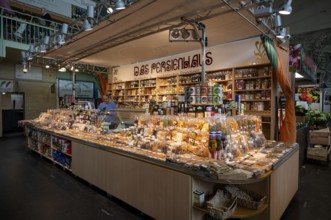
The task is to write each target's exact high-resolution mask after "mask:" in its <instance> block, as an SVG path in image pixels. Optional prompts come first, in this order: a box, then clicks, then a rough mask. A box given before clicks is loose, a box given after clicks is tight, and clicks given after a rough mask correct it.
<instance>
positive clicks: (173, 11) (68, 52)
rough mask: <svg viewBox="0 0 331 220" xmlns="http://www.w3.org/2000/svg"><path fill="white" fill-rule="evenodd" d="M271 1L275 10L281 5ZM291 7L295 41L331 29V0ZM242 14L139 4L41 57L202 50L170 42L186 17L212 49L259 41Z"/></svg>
mask: <svg viewBox="0 0 331 220" xmlns="http://www.w3.org/2000/svg"><path fill="white" fill-rule="evenodd" d="M95 2H96V4H100V3H104V2H107V1H106V0H96V1H95ZM226 2H228V3H230V5H231V6H232V7H234V8H238V6H240V4H239V3H240V2H250V1H248V0H245V1H238V0H226ZM252 2H259V1H258V0H254V1H252ZM273 2H274V6H275V7H277V6H279V5H280V4H281V3H282V2H283V0H274V1H273ZM292 7H293V12H292V14H291V15H289V16H282V21H283V22H282V23H283V26H285V27H289V28H290V32H291V35H292V39H293V40H294V42H295V36H296V35H299V34H301V33H305V32H310V31H317V30H320V29H327V28H330V27H331V23H330V22H328V21H330V20H331V13H330V11H331V10H330V9H331V5H330V4H329V0H316V1H314V2H312V1H311V0H293V2H292ZM238 12H239V13H240V14H242V15H243V16H244V18H243V17H242V16H240V15H239V14H238V13H236V12H235V11H234V10H232V9H231V8H230V7H229V6H228V5H227V4H226V3H225V1H224V0H204V1H201V0H140V1H138V2H137V3H135V4H133V5H131V6H130V7H128V8H127V9H125V10H123V11H118V12H116V13H114V14H112V15H111V16H109V17H108V18H107V19H105V20H103V21H101V22H99V23H97V24H95V25H94V27H93V31H88V32H85V31H82V32H80V33H79V34H77V35H73V36H71V37H70V38H69V39H67V40H66V44H65V45H64V46H61V47H59V48H57V49H51V50H49V51H48V52H47V53H46V54H44V55H43V56H44V57H47V58H50V59H55V60H58V61H59V62H60V63H62V64H65V63H86V64H91V65H95V66H102V67H107V68H108V67H116V66H121V65H126V64H131V63H137V62H142V61H146V60H151V59H157V58H161V57H166V56H171V55H175V54H178V53H184V52H188V51H192V50H196V49H201V44H200V43H199V42H169V29H170V28H173V27H185V26H186V27H190V24H188V23H187V22H184V21H183V20H182V17H184V18H186V19H188V20H191V21H197V22H201V23H202V24H204V25H205V27H206V28H205V30H206V36H207V38H208V46H213V45H218V44H225V43H228V42H233V41H237V40H242V39H246V38H250V37H255V36H259V35H260V34H261V32H260V31H259V30H258V29H257V28H259V29H261V30H262V31H264V32H265V33H267V32H268V30H267V29H266V28H264V27H263V26H262V25H258V26H254V25H252V24H251V23H253V24H256V19H255V18H254V17H253V16H252V14H251V13H249V12H248V11H247V10H238ZM246 19H247V20H246ZM292 39H291V41H292ZM330 44H331V43H330ZM15 53H18V52H17V51H15V50H14V49H7V54H8V55H9V56H10V57H13V56H14V54H15ZM18 54H19V53H18ZM18 57H20V56H18Z"/></svg>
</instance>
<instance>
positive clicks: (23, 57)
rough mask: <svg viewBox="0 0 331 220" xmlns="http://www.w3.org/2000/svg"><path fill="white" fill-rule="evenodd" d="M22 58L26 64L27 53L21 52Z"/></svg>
mask: <svg viewBox="0 0 331 220" xmlns="http://www.w3.org/2000/svg"><path fill="white" fill-rule="evenodd" d="M21 57H22V61H23V62H24V61H25V59H26V53H25V51H21Z"/></svg>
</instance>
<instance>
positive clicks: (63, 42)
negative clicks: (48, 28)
mask: <svg viewBox="0 0 331 220" xmlns="http://www.w3.org/2000/svg"><path fill="white" fill-rule="evenodd" d="M57 42H58V43H59V44H60V45H63V44H65V43H66V42H65V37H64V34H60V35H58V36H57Z"/></svg>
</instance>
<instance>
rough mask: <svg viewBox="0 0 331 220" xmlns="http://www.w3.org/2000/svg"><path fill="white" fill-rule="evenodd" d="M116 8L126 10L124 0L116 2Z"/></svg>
mask: <svg viewBox="0 0 331 220" xmlns="http://www.w3.org/2000/svg"><path fill="white" fill-rule="evenodd" d="M115 8H116V10H123V9H125V4H124V2H123V0H116V4H115Z"/></svg>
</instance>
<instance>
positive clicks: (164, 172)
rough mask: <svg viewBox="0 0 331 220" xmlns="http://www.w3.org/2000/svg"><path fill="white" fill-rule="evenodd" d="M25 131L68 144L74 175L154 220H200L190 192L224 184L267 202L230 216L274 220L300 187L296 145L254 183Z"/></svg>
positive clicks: (200, 211)
mask: <svg viewBox="0 0 331 220" xmlns="http://www.w3.org/2000/svg"><path fill="white" fill-rule="evenodd" d="M28 129H30V130H37V131H40V132H43V133H48V134H50V135H52V136H57V137H61V138H66V139H68V140H70V141H71V144H72V153H71V158H72V163H71V171H72V173H73V174H75V175H77V176H78V177H80V178H82V179H84V180H86V181H87V182H89V183H91V184H93V185H95V186H97V187H98V188H100V189H102V190H104V191H105V192H107V193H109V194H111V195H113V196H115V197H117V198H119V199H120V200H122V201H124V202H126V203H128V204H129V205H131V206H133V207H135V208H137V209H139V210H140V211H142V212H144V213H146V214H147V215H149V216H151V217H153V218H155V219H160V220H163V219H167V220H168V219H174V220H176V219H179V220H183V219H203V217H204V215H206V209H203V208H202V209H201V208H197V207H194V205H193V199H192V194H193V191H195V190H199V191H203V192H205V194H206V195H211V194H213V193H214V192H215V189H217V188H218V187H223V186H224V185H225V184H240V185H241V186H242V187H243V188H246V189H250V190H253V191H255V192H257V193H259V194H261V195H266V196H267V202H266V204H265V205H263V206H262V207H261V208H260V209H259V210H253V211H252V210H247V209H243V208H238V209H237V210H236V212H235V214H234V216H233V217H236V218H246V219H261V220H262V219H263V220H265V219H271V220H276V219H279V218H280V216H281V215H282V214H283V212H284V211H285V209H286V207H287V206H288V203H289V202H290V200H291V199H292V198H293V196H294V194H295V192H296V191H297V189H298V170H299V167H298V166H299V152H298V148H297V147H296V148H294V150H293V151H292V152H291V153H289V154H288V155H287V157H286V158H284V159H283V160H282V161H281V162H280V163H279V164H277V166H276V167H275V168H274V169H275V170H273V171H272V172H269V173H267V174H266V175H264V176H262V177H260V178H257V179H248V180H247V181H238V180H237V181H229V180H215V179H210V178H208V177H205V176H201V175H197V174H195V173H194V172H193V171H190V169H188V168H185V167H184V166H180V165H174V164H173V163H169V162H167V161H162V160H156V159H152V158H148V157H143V156H141V155H135V154H133V153H130V152H125V151H123V150H119V149H115V148H111V147H107V146H102V145H100V144H96V143H93V142H89V141H86V140H81V139H77V138H73V137H70V136H68V135H64V134H59V133H56V132H54V131H48V130H44V129H40V128H35V127H29V128H28ZM28 138H29V139H30V137H28ZM28 143H29V141H28ZM34 150H35V149H34ZM37 152H38V150H37Z"/></svg>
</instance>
